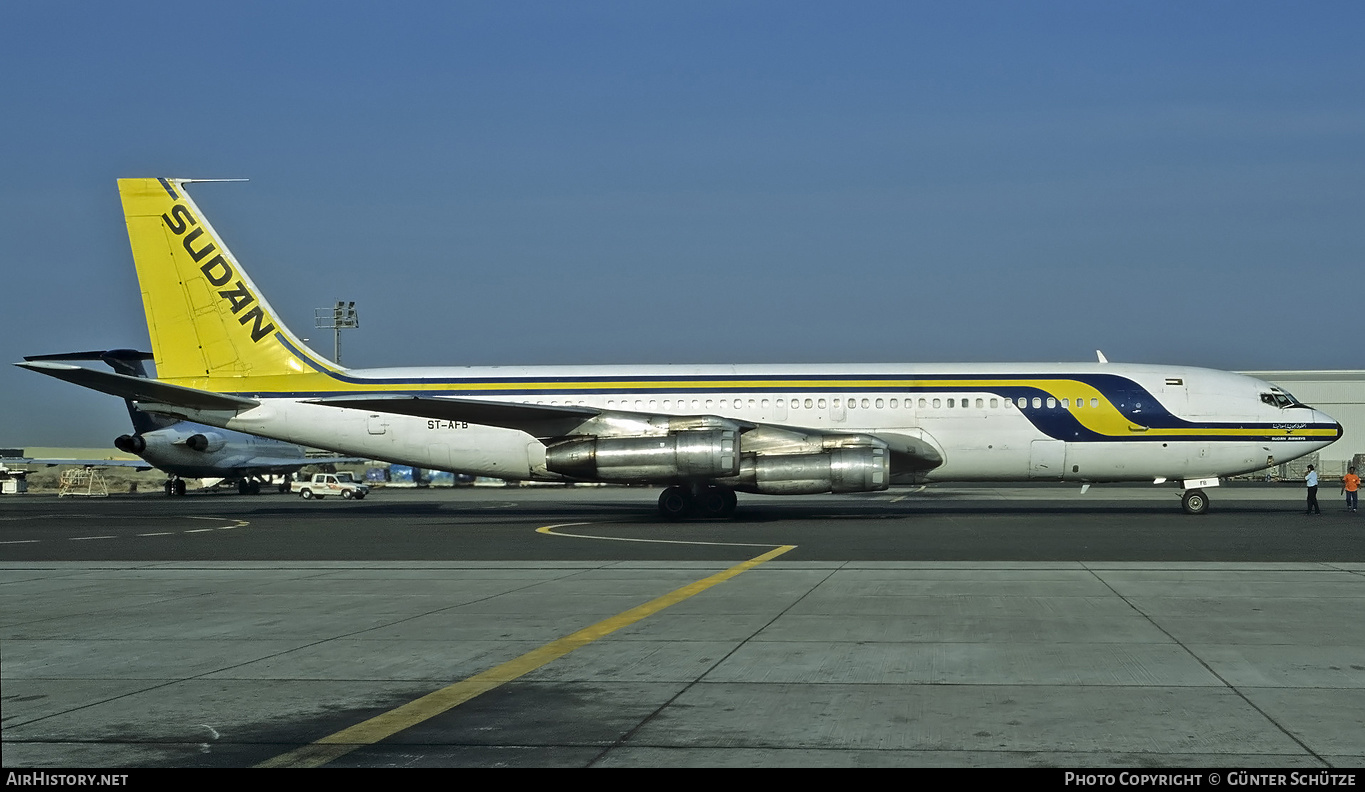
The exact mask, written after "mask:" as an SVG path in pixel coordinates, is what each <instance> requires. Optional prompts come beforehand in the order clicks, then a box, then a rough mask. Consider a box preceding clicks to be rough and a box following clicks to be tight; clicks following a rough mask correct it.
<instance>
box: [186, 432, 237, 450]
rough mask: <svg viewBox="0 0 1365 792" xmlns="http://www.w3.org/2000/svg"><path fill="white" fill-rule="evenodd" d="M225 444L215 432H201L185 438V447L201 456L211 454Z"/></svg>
mask: <svg viewBox="0 0 1365 792" xmlns="http://www.w3.org/2000/svg"><path fill="white" fill-rule="evenodd" d="M226 444H227V440H226V439H225V438H224V437H223V436H222V435H220V434H218V433H217V432H201V433H199V434H192V435H190V436H189V437H187V438H185V447H186V448H189V449H190V450H191V451H198V452H199V453H201V454H207V453H212V452H214V451H217V450H218V449H220V448H222V447H223V446H224V445H226Z"/></svg>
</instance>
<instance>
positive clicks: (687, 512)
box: [659, 484, 739, 520]
mask: <svg viewBox="0 0 1365 792" xmlns="http://www.w3.org/2000/svg"><path fill="white" fill-rule="evenodd" d="M738 503H739V498H737V497H735V491H734V490H732V489H730V488H729V487H718V486H715V485H707V484H693V485H686V484H681V485H675V486H672V487H669V488H668V489H666V490H664V491H663V494H662V495H660V496H659V514H660V515H662V516H663V518H664V519H666V520H683V519H686V518H688V517H693V516H696V517H732V516H734V513H735V506H736V505H738Z"/></svg>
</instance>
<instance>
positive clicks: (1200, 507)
mask: <svg viewBox="0 0 1365 792" xmlns="http://www.w3.org/2000/svg"><path fill="white" fill-rule="evenodd" d="M1180 508H1182V509H1184V510H1185V513H1186V514H1203V513H1204V512H1207V511H1208V510H1209V496H1208V495H1205V494H1204V491H1203V490H1200V489H1192V490H1185V494H1184V495H1182V496H1181V498H1180Z"/></svg>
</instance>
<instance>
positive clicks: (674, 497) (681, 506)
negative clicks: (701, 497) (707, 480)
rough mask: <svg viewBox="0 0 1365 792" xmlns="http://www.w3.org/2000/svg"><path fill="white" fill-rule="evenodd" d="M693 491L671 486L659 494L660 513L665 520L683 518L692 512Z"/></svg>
mask: <svg viewBox="0 0 1365 792" xmlns="http://www.w3.org/2000/svg"><path fill="white" fill-rule="evenodd" d="M692 506H693V503H692V493H690V492H688V491H687V489H686V488H684V487H669V488H668V489H666V490H664V491H663V494H662V495H660V496H659V514H660V515H662V516H663V518H664V519H665V520H681V519H684V518H686V517H687V516H688V515H690V514H692Z"/></svg>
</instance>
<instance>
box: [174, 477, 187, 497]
mask: <svg viewBox="0 0 1365 792" xmlns="http://www.w3.org/2000/svg"><path fill="white" fill-rule="evenodd" d="M175 494H176V495H184V494H185V480H184V479H176V480H175Z"/></svg>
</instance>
